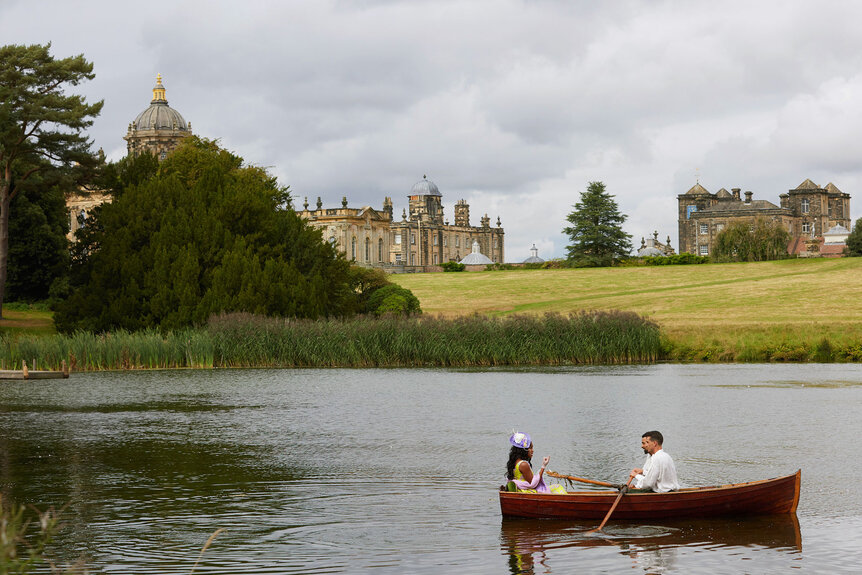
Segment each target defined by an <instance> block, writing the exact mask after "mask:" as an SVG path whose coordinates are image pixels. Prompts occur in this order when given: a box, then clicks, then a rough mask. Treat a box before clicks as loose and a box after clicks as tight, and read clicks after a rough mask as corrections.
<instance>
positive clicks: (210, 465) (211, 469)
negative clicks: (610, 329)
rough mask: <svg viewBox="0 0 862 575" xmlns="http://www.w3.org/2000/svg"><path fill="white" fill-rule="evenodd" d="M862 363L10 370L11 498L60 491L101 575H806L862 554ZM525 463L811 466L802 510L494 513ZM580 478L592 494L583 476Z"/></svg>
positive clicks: (706, 470) (686, 474)
mask: <svg viewBox="0 0 862 575" xmlns="http://www.w3.org/2000/svg"><path fill="white" fill-rule="evenodd" d="M860 414H862V366H859V365H837V364H834V365H833V364H830V365H815V364H804V365H650V366H613V367H566V368H553V369H518V370H506V369H494V370H481V371H464V370H441V369H433V370H416V369H411V370H405V369H392V370H381V369H367V370H342V369H331V370H325V369H316V370H277V369H260V370H251V369H249V370H212V371H141V372H113V373H75V374H73V375H72V377H71V378H70V379H68V380H50V381H29V382H23V381H3V382H0V493H2V494H3V496H4V500H6V499H12V500H14V501H16V502H18V503H26V504H33V505H36V506H37V507H39V508H41V509H44V508H46V507H47V506H50V505H54V506H57V507H61V506H63V505H66V506H67V507H66V509H65V511H64V512H63V519H64V522H65V523H66V527H65V528H64V530H63V531H62V532H61V534H60V536H59V537H58V539H57V541H56V545H55V546H54V548H53V552H55V553H56V554H57V555H59V556H60V557H62V558H63V559H64V560H69V561H70V560H74V559H76V558H77V557H79V556H81V555H84V556H86V557H87V558H88V560H89V564H90V565H91V566H92V568H93V570H94V571H96V572H104V573H132V574H137V573H163V574H173V573H189V572H190V571H191V569H192V567H193V565H194V564H195V561H196V560H197V559H198V556H199V555H200V551H201V548H202V547H203V545H204V543H205V542H206V541H207V539H208V538H209V537H210V535H211V534H212V533H213V532H215V531H216V530H217V529H224V530H225V531H224V532H222V533H220V534H219V535H218V536H217V537H216V538H215V539H214V540H213V541H212V544H211V546H210V547H209V548H208V549H207V550H206V552H205V553H204V554H203V557H202V558H201V560H200V564H199V565H198V566H197V568H196V570H195V571H194V572H195V573H201V574H203V573H209V574H214V573H218V574H224V573H419V574H425V573H427V574H431V573H434V574H438V573H479V574H482V573H488V574H491V573H493V574H498V573H535V574H538V573H572V572H575V571H577V572H582V573H619V572H629V573H784V572H787V571H789V570H794V571H801V572H808V573H836V572H856V571H858V569H859V564H860V562H862V545H860V544H859V541H862V488H861V487H860V474H859V473H858V471H857V469H856V466H857V465H858V464H859V462H860V459H862V457H860V456H862V448H860V437H862V417H860ZM513 428H517V429H518V430H521V431H527V432H529V433H530V434H531V435H532V437H533V440H534V442H535V449H536V453H535V456H534V467H535V468H536V469H537V468H538V465H539V464H540V463H541V457H542V456H544V455H550V456H551V462H550V465H549V468H550V469H553V470H556V471H559V472H562V473H568V474H572V475H577V476H581V477H589V478H592V479H599V480H604V481H612V482H624V481H625V480H626V479H627V475H628V470H629V469H631V468H632V467H640V466H641V465H642V463H643V459H644V455H643V452H642V451H641V449H640V437H641V434H642V433H643V432H645V431H647V430H650V429H658V430H660V431H661V432H662V433H663V434H664V437H665V444H664V447H665V449H666V451H667V452H668V453H670V454H671V455H672V456H673V457H674V460H675V461H676V465H677V470H678V473H679V476H680V480H681V482H682V483H683V484H684V485H685V486H698V485H712V484H719V483H730V482H741V481H751V480H755V479H765V478H768V477H775V476H778V475H786V474H789V473H793V472H795V471H796V470H797V469H799V468H801V469H802V491H801V498H800V503H799V509H798V512H797V515H796V516H787V517H777V518H774V517H773V518H757V519H750V520H745V521H739V520H713V521H688V522H676V523H673V522H671V523H667V522H663V523H657V524H655V525H653V524H650V525H639V524H628V523H625V522H615V521H613V520H611V522H610V523H609V525H608V527H606V528H605V533H604V534H603V535H601V536H595V535H588V534H586V533H585V532H586V531H587V530H589V529H591V528H593V527H596V525H593V524H578V523H572V522H558V521H542V520H505V521H504V520H503V519H502V518H501V516H500V508H499V502H498V496H497V489H498V488H499V485H500V484H501V483H502V482H503V474H504V472H505V463H506V458H507V455H508V450H509V444H508V436H509V435H510V434H511V431H512V429H513ZM578 488H583V487H581V486H579V487H578Z"/></svg>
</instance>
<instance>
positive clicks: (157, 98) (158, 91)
mask: <svg viewBox="0 0 862 575" xmlns="http://www.w3.org/2000/svg"><path fill="white" fill-rule="evenodd" d="M167 101H168V100H167V98H165V87H164V86H162V75H161V74H156V86H155V88H153V102H167Z"/></svg>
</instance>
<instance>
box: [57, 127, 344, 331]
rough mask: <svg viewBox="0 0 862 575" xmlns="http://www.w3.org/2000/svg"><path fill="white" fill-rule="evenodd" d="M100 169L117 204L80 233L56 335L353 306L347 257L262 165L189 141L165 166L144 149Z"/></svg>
mask: <svg viewBox="0 0 862 575" xmlns="http://www.w3.org/2000/svg"><path fill="white" fill-rule="evenodd" d="M106 173H108V174H109V175H110V176H109V177H110V178H112V182H113V184H111V185H112V186H113V188H112V192H113V194H114V199H113V202H112V203H110V204H103V205H102V206H101V208H100V210H98V211H97V212H96V214H95V215H94V216H93V218H91V219H95V220H96V221H95V222H93V223H92V225H90V226H89V228H88V229H85V230H84V231H82V232H81V234H80V237H81V243H80V246H79V247H78V249H77V251H76V253H75V256H76V257H75V263H74V268H73V274H72V277H73V284H74V285H73V288H74V291H73V293H72V295H71V296H70V297H69V298H68V299H67V300H66V301H64V302H62V303H61V304H59V305H58V306H57V308H56V313H55V322H56V324H57V328H58V329H59V330H61V331H70V330H74V329H87V330H91V331H105V330H110V329H115V328H125V329H129V330H137V329H141V328H146V327H161V328H163V329H174V328H177V327H181V326H186V325H191V324H202V323H204V322H206V320H207V319H208V318H209V316H210V315H212V314H215V313H219V312H235V311H244V312H250V313H254V314H260V315H274V316H283V317H307V318H317V317H321V316H338V315H345V314H350V313H352V312H353V311H354V310H355V308H356V296H355V293H354V291H353V286H352V283H351V282H352V278H351V276H350V272H349V264H348V263H347V262H346V261H345V260H344V258H343V257H341V256H339V255H338V254H337V253H336V252H335V249H334V248H333V247H332V246H330V245H329V244H328V243H327V242H324V241H323V240H322V238H321V234H320V232H319V231H317V230H314V229H313V228H311V227H310V226H308V225H307V224H306V223H305V222H304V221H303V220H301V219H300V218H299V216H298V215H297V214H296V213H295V212H294V211H293V210H292V209H290V208H289V199H290V198H289V193H288V190H287V189H286V188H283V187H281V186H279V184H278V183H277V181H276V179H275V178H274V177H272V176H270V175H269V174H268V173H267V172H266V170H264V169H262V168H259V167H255V166H248V165H245V164H244V162H243V160H242V158H240V157H238V156H236V155H234V154H232V153H230V152H228V151H226V150H224V149H221V148H220V147H219V146H218V145H217V144H216V143H215V142H212V141H209V140H205V139H200V138H197V137H194V136H192V137H189V138H186V140H185V141H184V142H183V144H181V145H180V147H179V148H177V149H176V150H175V151H174V152H173V153H172V154H171V155H169V156H168V157H167V159H165V160H164V161H163V162H162V163H161V164H158V163H157V162H155V161H154V160H153V158H152V157H151V156H150V155H149V154H144V155H142V156H140V157H138V158H132V159H129V158H127V159H126V160H123V161H122V162H121V163H119V164H118V165H116V166H112V167H110V168H109V169H106ZM148 174H149V177H148Z"/></svg>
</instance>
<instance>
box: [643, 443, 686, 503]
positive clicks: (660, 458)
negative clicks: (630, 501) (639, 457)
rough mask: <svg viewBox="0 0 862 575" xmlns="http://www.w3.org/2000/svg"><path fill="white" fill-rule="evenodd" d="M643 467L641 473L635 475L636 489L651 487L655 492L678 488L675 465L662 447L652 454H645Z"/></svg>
mask: <svg viewBox="0 0 862 575" xmlns="http://www.w3.org/2000/svg"><path fill="white" fill-rule="evenodd" d="M643 469H644V472H643V473H642V474H640V473H639V474H638V475H636V476H635V481H634V487H635V488H636V489H651V490H653V491H655V492H657V493H664V492H666V491H675V490H677V489H679V479H677V477H676V466H675V465H674V463H673V459H672V458H671V456H670V455H668V454H667V453H665V451H664V449H659V450H658V451H656V452H655V453H654V454H653V455H647V458H646V461H645V462H644V467H643Z"/></svg>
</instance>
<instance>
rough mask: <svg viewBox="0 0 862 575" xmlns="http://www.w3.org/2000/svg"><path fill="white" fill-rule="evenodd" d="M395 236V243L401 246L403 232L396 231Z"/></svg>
mask: <svg viewBox="0 0 862 575" xmlns="http://www.w3.org/2000/svg"><path fill="white" fill-rule="evenodd" d="M394 237H395V244H396V245H399V246H400V245H401V232H396V233H395V236H394Z"/></svg>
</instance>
